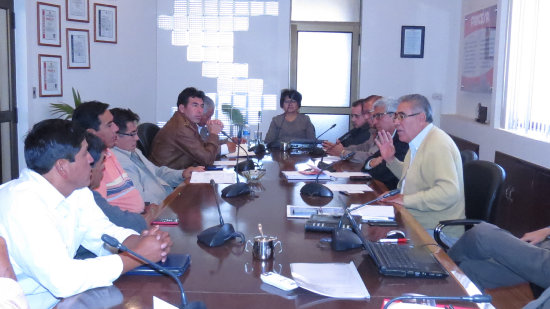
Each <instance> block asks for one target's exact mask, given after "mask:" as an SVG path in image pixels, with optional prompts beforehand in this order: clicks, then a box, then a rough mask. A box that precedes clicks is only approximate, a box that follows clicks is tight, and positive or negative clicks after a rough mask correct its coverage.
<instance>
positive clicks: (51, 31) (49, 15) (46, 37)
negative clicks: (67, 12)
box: [36, 2, 61, 46]
mask: <svg viewBox="0 0 550 309" xmlns="http://www.w3.org/2000/svg"><path fill="white" fill-rule="evenodd" d="M36 11H37V13H36V14H37V18H36V20H37V28H38V29H37V31H38V45H45V46H61V7H60V6H59V5H55V4H48V3H44V2H38V3H36Z"/></svg>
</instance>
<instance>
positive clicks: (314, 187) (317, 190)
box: [300, 152, 355, 197]
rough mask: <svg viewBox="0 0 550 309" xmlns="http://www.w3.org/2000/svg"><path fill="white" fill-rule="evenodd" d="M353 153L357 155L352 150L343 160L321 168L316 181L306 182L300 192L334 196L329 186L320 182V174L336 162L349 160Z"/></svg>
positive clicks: (308, 194)
mask: <svg viewBox="0 0 550 309" xmlns="http://www.w3.org/2000/svg"><path fill="white" fill-rule="evenodd" d="M353 155H355V152H351V153H349V154H348V155H346V156H345V157H344V158H343V159H342V160H338V161H334V162H332V163H331V164H329V165H327V166H326V167H325V168H323V169H321V170H320V171H319V173H318V174H317V177H315V182H310V183H307V184H305V185H304V186H303V187H302V189H300V194H303V195H307V196H322V197H332V196H333V194H332V191H331V190H330V189H329V188H327V187H326V186H324V185H322V184H320V183H319V176H320V175H321V174H322V173H323V172H324V171H325V170H327V169H328V168H331V167H332V166H334V164H336V163H338V162H340V161H343V160H347V159H349V158H351V157H352V156H353Z"/></svg>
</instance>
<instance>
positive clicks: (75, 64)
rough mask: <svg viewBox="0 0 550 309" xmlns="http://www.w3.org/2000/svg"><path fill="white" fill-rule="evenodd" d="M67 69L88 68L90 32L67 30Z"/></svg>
mask: <svg viewBox="0 0 550 309" xmlns="http://www.w3.org/2000/svg"><path fill="white" fill-rule="evenodd" d="M67 68H68V69H89V68H90V32H89V31H88V30H84V29H72V28H67Z"/></svg>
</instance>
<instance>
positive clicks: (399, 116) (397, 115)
mask: <svg viewBox="0 0 550 309" xmlns="http://www.w3.org/2000/svg"><path fill="white" fill-rule="evenodd" d="M420 114H422V112H418V113H414V114H410V115H407V114H405V113H403V112H397V113H394V114H393V119H395V120H403V119H405V118H409V117H412V116H416V115H420Z"/></svg>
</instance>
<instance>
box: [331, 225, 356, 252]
mask: <svg viewBox="0 0 550 309" xmlns="http://www.w3.org/2000/svg"><path fill="white" fill-rule="evenodd" d="M330 246H331V247H332V250H334V251H347V250H351V249H357V248H360V247H362V246H363V242H362V241H361V238H359V236H357V234H355V233H354V232H353V231H351V230H348V229H343V228H335V229H334V230H333V231H332V242H331V243H330Z"/></svg>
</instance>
